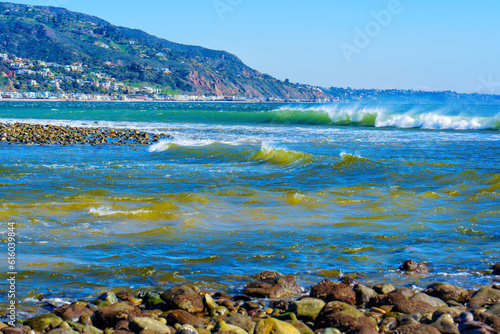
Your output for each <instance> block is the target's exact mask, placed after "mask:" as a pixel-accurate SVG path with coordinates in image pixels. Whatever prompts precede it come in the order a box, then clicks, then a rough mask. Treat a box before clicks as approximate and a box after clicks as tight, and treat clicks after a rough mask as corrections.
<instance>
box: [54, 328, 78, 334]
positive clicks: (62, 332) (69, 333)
mask: <svg viewBox="0 0 500 334" xmlns="http://www.w3.org/2000/svg"><path fill="white" fill-rule="evenodd" d="M49 334H78V332H75V331H74V330H72V329H69V328H56V329H53V330H51V331H50V332H49Z"/></svg>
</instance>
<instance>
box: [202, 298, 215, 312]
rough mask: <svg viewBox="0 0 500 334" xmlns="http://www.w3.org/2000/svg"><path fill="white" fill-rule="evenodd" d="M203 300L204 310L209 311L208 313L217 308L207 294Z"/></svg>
mask: <svg viewBox="0 0 500 334" xmlns="http://www.w3.org/2000/svg"><path fill="white" fill-rule="evenodd" d="M203 299H204V302H205V306H206V308H207V309H209V310H210V311H212V310H215V309H216V308H217V307H218V306H219V305H217V303H216V302H215V301H214V300H213V298H212V297H211V296H210V295H209V294H205V296H204V298H203Z"/></svg>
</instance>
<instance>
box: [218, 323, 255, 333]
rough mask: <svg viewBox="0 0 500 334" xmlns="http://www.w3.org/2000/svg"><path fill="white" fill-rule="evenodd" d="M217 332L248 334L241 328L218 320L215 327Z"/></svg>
mask: <svg viewBox="0 0 500 334" xmlns="http://www.w3.org/2000/svg"><path fill="white" fill-rule="evenodd" d="M215 330H216V331H217V332H234V333H236V334H248V333H247V331H245V330H244V329H243V328H240V327H238V326H235V325H231V324H227V323H226V322H225V321H224V320H219V321H218V322H217V325H216V326H215Z"/></svg>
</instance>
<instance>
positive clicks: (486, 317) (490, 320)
mask: <svg viewBox="0 0 500 334" xmlns="http://www.w3.org/2000/svg"><path fill="white" fill-rule="evenodd" d="M472 314H473V315H474V319H475V320H478V321H482V322H484V323H485V324H487V325H489V326H491V327H493V328H494V329H496V330H497V331H500V317H497V316H495V315H492V314H489V313H486V312H481V311H480V310H472Z"/></svg>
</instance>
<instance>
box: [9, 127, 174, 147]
mask: <svg viewBox="0 0 500 334" xmlns="http://www.w3.org/2000/svg"><path fill="white" fill-rule="evenodd" d="M165 138H171V136H170V135H167V134H164V133H160V134H152V133H147V132H141V131H138V130H130V129H127V130H114V129H109V128H101V127H88V128H87V127H73V126H57V125H50V124H49V125H39V124H27V123H14V124H5V123H0V142H1V143H4V144H16V143H17V144H32V145H94V146H95V145H104V144H113V145H136V144H144V145H151V144H152V143H154V142H158V141H159V140H160V139H165Z"/></svg>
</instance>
